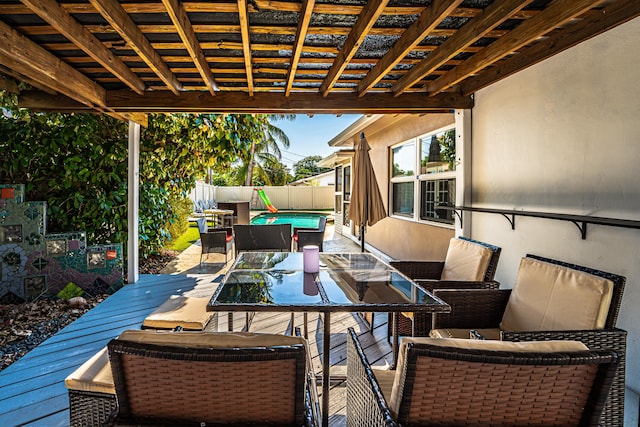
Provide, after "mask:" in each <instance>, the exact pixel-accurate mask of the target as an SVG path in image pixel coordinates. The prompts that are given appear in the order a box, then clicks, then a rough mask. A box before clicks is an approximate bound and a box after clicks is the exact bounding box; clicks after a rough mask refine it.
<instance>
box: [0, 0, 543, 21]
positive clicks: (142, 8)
mask: <svg viewBox="0 0 640 427" xmlns="http://www.w3.org/2000/svg"><path fill="white" fill-rule="evenodd" d="M256 4H257V5H258V6H259V8H260V10H277V11H281V12H282V11H287V12H300V10H301V6H300V3H297V2H290V1H287V2H284V1H272V0H257V1H256ZM61 6H62V7H64V8H65V10H66V11H67V12H69V13H73V14H81V13H96V10H95V9H94V8H93V7H91V6H88V5H87V4H86V3H64V4H62V5H61ZM183 6H184V9H185V11H186V12H187V13H192V12H193V13H198V12H200V13H224V12H227V13H237V12H238V6H237V4H236V3H234V2H228V3H222V2H221V3H217V2H184V3H183ZM122 7H123V8H124V10H125V11H127V13H164V12H165V11H164V9H163V7H162V6H160V5H159V4H158V3H123V4H122ZM250 8H251V6H250ZM362 9H363V6H358V5H344V4H324V3H322V4H318V5H317V7H316V9H315V10H316V13H323V14H327V15H359V14H360V13H361V12H362ZM424 9H425V8H424V6H393V7H386V8H385V9H384V11H383V12H382V13H383V15H393V16H398V15H419V14H421V13H422V12H423V11H424ZM250 11H254V10H253V9H250ZM481 12H482V9H479V8H472V7H458V8H456V9H455V10H454V11H453V12H452V13H451V16H456V17H461V18H472V17H474V16H476V15H477V14H479V13H481ZM28 13H29V9H28V8H27V7H25V6H23V5H21V4H13V3H11V4H0V14H6V15H20V14H28ZM537 13H538V11H537V10H534V9H530V10H523V11H521V12H519V13H517V14H515V15H514V16H513V18H514V19H528V18H531V17H532V16H534V15H535V14H537Z"/></svg>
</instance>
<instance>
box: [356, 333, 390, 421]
mask: <svg viewBox="0 0 640 427" xmlns="http://www.w3.org/2000/svg"><path fill="white" fill-rule="evenodd" d="M347 335H348V337H347V378H349V381H347V425H354V426H355V425H358V426H397V425H398V424H397V423H396V421H395V420H394V419H393V416H392V415H391V410H390V409H389V406H388V404H387V402H386V401H385V399H384V396H383V395H382V390H381V389H380V384H378V381H377V380H376V378H375V376H374V374H373V371H372V370H371V367H370V365H369V361H368V360H367V356H366V355H365V354H364V351H363V349H362V346H361V345H360V342H359V341H358V337H357V335H356V333H355V331H354V330H353V328H349V329H348V333H347Z"/></svg>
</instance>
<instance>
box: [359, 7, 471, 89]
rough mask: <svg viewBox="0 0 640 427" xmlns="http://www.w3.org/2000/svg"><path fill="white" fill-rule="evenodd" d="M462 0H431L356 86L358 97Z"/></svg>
mask: <svg viewBox="0 0 640 427" xmlns="http://www.w3.org/2000/svg"><path fill="white" fill-rule="evenodd" d="M460 3H462V0H433V2H431V5H430V6H429V7H427V8H426V9H425V10H424V12H422V14H421V15H420V16H419V17H418V19H417V20H416V21H415V22H414V23H413V24H411V26H410V27H409V28H407V31H405V32H404V34H403V35H402V37H400V39H399V40H398V41H397V42H396V43H395V44H394V45H393V48H391V49H390V50H389V51H388V52H387V53H386V54H385V55H384V56H383V57H382V59H380V61H378V63H377V64H376V66H375V67H373V68H372V69H371V71H370V72H369V74H367V75H366V77H365V78H364V79H362V81H361V82H360V84H359V85H358V93H359V94H360V96H363V95H364V94H366V93H367V91H369V89H371V88H372V87H373V86H375V85H376V83H377V82H378V81H380V80H381V79H382V78H383V77H384V76H385V75H386V74H387V73H388V72H389V71H390V70H391V69H392V68H393V67H394V66H395V65H396V64H397V63H398V62H400V61H401V60H402V58H404V57H405V56H406V55H407V54H408V53H409V52H410V51H411V50H412V49H413V48H414V47H415V46H416V45H417V44H418V43H420V42H421V41H422V39H424V38H425V37H426V36H427V35H428V34H429V33H430V32H431V31H432V30H433V29H434V28H435V27H436V26H437V25H438V24H439V23H440V22H441V21H442V20H443V19H444V18H446V17H447V16H448V15H449V14H450V13H451V11H453V10H454V9H455V8H456V7H457V6H458V5H459V4H460Z"/></svg>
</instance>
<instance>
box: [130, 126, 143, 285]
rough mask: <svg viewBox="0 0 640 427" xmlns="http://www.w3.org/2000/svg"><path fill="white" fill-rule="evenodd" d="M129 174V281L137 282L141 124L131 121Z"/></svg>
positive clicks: (138, 273)
mask: <svg viewBox="0 0 640 427" xmlns="http://www.w3.org/2000/svg"><path fill="white" fill-rule="evenodd" d="M128 162H129V174H128V181H127V183H128V187H127V188H128V196H127V199H128V209H127V211H128V213H127V221H128V226H129V232H128V240H127V272H128V279H127V282H128V283H135V282H137V281H138V278H139V276H140V272H139V268H138V267H139V257H140V254H139V240H138V239H139V234H138V218H139V207H140V125H139V124H138V123H134V122H132V121H129V160H128Z"/></svg>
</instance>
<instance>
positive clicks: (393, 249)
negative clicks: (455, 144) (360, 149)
mask: <svg viewBox="0 0 640 427" xmlns="http://www.w3.org/2000/svg"><path fill="white" fill-rule="evenodd" d="M454 122H455V115H454V114H453V113H442V114H428V115H406V114H404V115H385V116H383V117H381V118H380V119H378V120H376V121H375V122H373V123H370V124H369V125H367V126H366V127H365V128H364V129H362V131H364V134H365V137H366V138H367V142H368V143H369V145H370V146H371V151H370V152H369V155H370V157H371V162H372V164H373V166H374V169H375V172H376V179H377V181H378V187H379V188H380V193H381V195H382V200H383V201H384V204H385V208H386V209H387V213H388V214H389V205H390V201H389V175H390V165H389V160H390V154H389V153H390V148H389V147H391V146H392V145H395V144H398V143H401V142H404V141H407V140H409V139H411V138H415V137H417V136H419V135H423V134H426V133H429V132H432V131H434V130H437V129H440V128H442V127H445V126H448V125H451V124H452V123H454ZM360 130H361V129H359V128H356V129H355V130H354V131H353V132H352V134H349V133H348V134H347V135H346V137H345V138H344V139H342V140H341V141H338V143H337V144H336V145H337V146H341V147H352V146H354V145H355V144H356V143H357V142H358V141H359V139H360V132H359V131H360ZM345 161H348V160H345ZM453 235H454V228H453V226H449V225H445V226H442V225H435V226H434V225H429V224H427V223H424V222H423V223H418V222H414V221H409V220H407V219H405V218H400V217H393V216H389V217H387V218H385V219H383V220H382V221H380V222H378V223H376V224H374V225H373V226H371V227H367V231H366V234H365V241H366V243H367V244H369V245H371V246H373V247H374V248H375V249H376V250H378V251H380V252H382V253H383V254H384V255H387V256H389V257H391V258H394V259H411V260H443V259H444V257H445V255H446V252H447V248H448V246H449V239H451V237H453Z"/></svg>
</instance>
